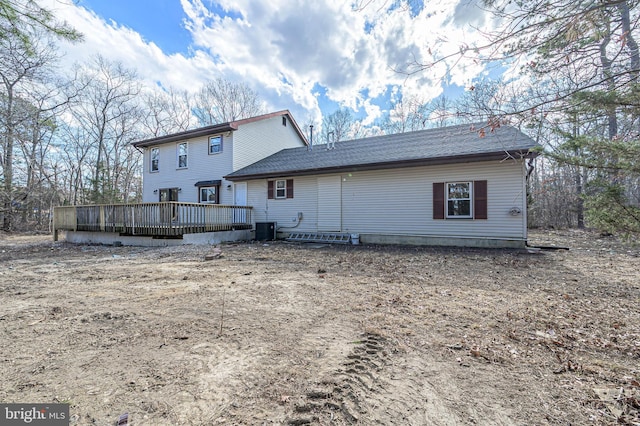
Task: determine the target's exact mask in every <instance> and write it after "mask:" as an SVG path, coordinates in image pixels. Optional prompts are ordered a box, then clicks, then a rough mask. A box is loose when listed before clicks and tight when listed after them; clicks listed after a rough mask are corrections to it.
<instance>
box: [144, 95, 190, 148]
mask: <svg viewBox="0 0 640 426" xmlns="http://www.w3.org/2000/svg"><path fill="white" fill-rule="evenodd" d="M192 103H193V102H192V99H191V96H190V95H189V94H188V93H187V92H185V91H182V92H178V91H176V90H174V89H173V88H169V89H168V90H167V91H164V90H158V89H156V90H152V91H147V92H145V94H144V95H143V104H142V105H141V108H142V109H143V111H142V112H143V117H142V122H141V124H142V128H143V129H144V132H145V136H149V137H152V136H154V137H155V136H162V135H167V134H170V133H176V132H181V131H184V130H188V129H190V128H193V127H195V119H194V116H193V114H192V112H191V106H192Z"/></svg>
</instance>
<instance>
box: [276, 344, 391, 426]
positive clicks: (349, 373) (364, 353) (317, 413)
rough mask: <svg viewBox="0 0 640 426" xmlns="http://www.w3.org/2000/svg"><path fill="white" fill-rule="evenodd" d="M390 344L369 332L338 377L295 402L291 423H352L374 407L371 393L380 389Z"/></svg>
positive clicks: (321, 383)
mask: <svg viewBox="0 0 640 426" xmlns="http://www.w3.org/2000/svg"><path fill="white" fill-rule="evenodd" d="M389 346H390V343H389V342H388V341H387V339H385V338H384V337H382V336H380V335H379V334H375V333H365V334H363V336H362V337H361V339H360V340H359V341H358V344H357V346H356V347H355V348H354V349H353V350H352V351H351V353H350V354H349V355H347V357H346V358H347V359H346V360H345V361H344V362H343V364H342V366H341V368H340V369H338V370H336V371H335V372H334V374H333V376H334V377H332V378H329V379H325V380H321V381H320V382H319V384H318V386H316V387H315V388H313V389H311V390H309V391H307V393H306V394H305V395H303V396H302V397H301V398H300V399H299V402H297V403H296V404H294V406H293V413H291V414H290V416H289V418H288V419H287V424H289V425H306V424H314V423H316V424H326V423H332V424H340V423H343V424H352V423H356V422H358V420H359V419H360V418H363V416H365V415H366V413H367V412H368V411H369V410H370V409H371V407H370V405H371V404H370V402H369V401H370V400H371V394H372V393H375V392H379V390H380V389H379V387H380V383H379V380H378V374H379V372H380V371H381V370H382V369H383V368H384V365H385V363H386V362H387V359H388V356H389V352H388V351H389V348H388V347H389Z"/></svg>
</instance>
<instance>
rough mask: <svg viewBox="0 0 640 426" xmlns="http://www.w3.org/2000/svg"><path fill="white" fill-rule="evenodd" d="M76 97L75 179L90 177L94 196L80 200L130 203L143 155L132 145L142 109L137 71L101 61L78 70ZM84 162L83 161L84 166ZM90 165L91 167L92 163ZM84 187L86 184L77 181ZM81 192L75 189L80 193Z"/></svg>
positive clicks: (73, 111) (73, 124)
mask: <svg viewBox="0 0 640 426" xmlns="http://www.w3.org/2000/svg"><path fill="white" fill-rule="evenodd" d="M74 90H75V91H76V92H77V93H78V95H77V96H76V97H75V98H74V102H73V103H72V104H71V105H70V108H69V112H70V114H71V116H72V122H71V123H70V124H69V127H70V129H69V130H68V131H67V133H68V134H70V135H73V136H74V138H75V140H73V138H72V140H73V141H74V143H75V147H73V149H72V150H70V151H67V152H68V153H69V152H71V153H75V154H76V155H79V156H80V157H79V158H76V160H77V164H78V166H77V167H80V168H84V170H77V171H76V172H75V175H76V176H80V175H81V176H82V177H83V179H86V178H89V180H90V191H89V193H88V194H85V195H86V198H85V197H84V196H83V197H81V199H82V200H83V201H90V202H96V203H115V202H118V201H123V200H125V199H128V198H129V188H130V186H131V182H132V177H133V175H132V173H131V168H136V167H138V163H139V161H140V160H139V153H138V152H137V151H135V150H134V149H133V148H132V147H131V145H130V143H131V142H132V141H134V140H136V139H139V138H140V133H138V129H139V123H140V120H141V110H140V106H139V104H138V101H137V96H138V95H139V93H140V90H141V83H140V81H139V79H138V77H137V74H136V72H135V71H134V70H131V69H128V68H126V67H124V66H123V65H122V64H120V63H117V62H110V61H108V60H106V59H104V58H103V57H101V56H97V57H96V58H95V59H94V60H93V62H91V63H89V64H85V65H84V66H82V67H80V68H79V71H78V74H77V75H76V76H75V78H74ZM81 161H82V162H81ZM89 162H90V164H89ZM78 184H80V185H82V186H84V187H85V188H86V186H87V183H86V182H82V183H80V182H78ZM77 190H78V188H74V192H75V193H77V192H78V191H77Z"/></svg>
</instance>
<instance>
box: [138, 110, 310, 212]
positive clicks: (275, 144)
mask: <svg viewBox="0 0 640 426" xmlns="http://www.w3.org/2000/svg"><path fill="white" fill-rule="evenodd" d="M306 145H307V140H306V138H305V136H304V134H303V133H302V131H301V130H300V127H298V124H297V123H296V122H295V120H294V119H293V117H292V116H291V114H290V113H289V111H286V110H285V111H279V112H274V113H271V114H265V115H261V116H258V117H252V118H246V119H241V120H236V121H232V122H228V123H222V124H216V125H212V126H206V127H201V128H198V129H194V130H188V131H185V132H181V133H175V134H171V135H166V136H160V137H156V138H152V139H146V140H142V141H139V142H135V143H133V146H134V147H136V148H137V149H139V150H140V151H141V152H142V153H143V156H144V161H143V164H144V173H143V195H142V200H143V202H145V203H153V202H162V201H180V202H187V203H203V204H228V205H232V204H235V205H246V186H245V184H244V183H240V182H239V183H236V184H233V183H232V182H230V181H226V180H225V179H224V178H223V176H225V175H227V174H230V173H232V172H233V171H235V170H238V169H241V168H243V167H245V166H248V165H250V164H252V163H254V162H256V161H258V160H260V159H262V158H264V157H267V156H269V155H271V154H273V153H276V152H278V151H280V150H282V149H286V148H295V147H304V146H306Z"/></svg>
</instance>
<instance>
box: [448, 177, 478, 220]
mask: <svg viewBox="0 0 640 426" xmlns="http://www.w3.org/2000/svg"><path fill="white" fill-rule="evenodd" d="M446 194H447V204H446V205H447V217H449V218H457V217H459V218H469V217H472V216H471V200H472V198H471V182H452V183H447V193H446Z"/></svg>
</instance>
